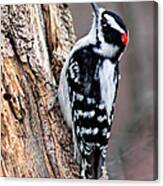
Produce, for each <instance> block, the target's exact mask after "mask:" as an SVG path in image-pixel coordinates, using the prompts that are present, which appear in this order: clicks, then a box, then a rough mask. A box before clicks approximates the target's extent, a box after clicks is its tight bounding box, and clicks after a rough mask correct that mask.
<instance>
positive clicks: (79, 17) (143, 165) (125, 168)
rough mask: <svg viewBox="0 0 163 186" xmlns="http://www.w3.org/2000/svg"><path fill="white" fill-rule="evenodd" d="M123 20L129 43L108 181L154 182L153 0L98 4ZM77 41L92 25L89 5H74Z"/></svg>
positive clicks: (122, 64) (109, 161)
mask: <svg viewBox="0 0 163 186" xmlns="http://www.w3.org/2000/svg"><path fill="white" fill-rule="evenodd" d="M99 5H100V6H102V7H105V8H106V9H108V10H112V11H114V12H116V13H117V14H119V15H120V16H121V17H122V18H123V19H124V21H125V23H126V25H127V27H128V29H129V32H130V42H129V46H128V49H127V51H126V52H125V54H124V56H123V57H122V59H121V63H120V72H121V77H122V78H121V80H120V86H119V90H118V96H117V101H116V110H115V114H114V115H115V119H114V121H113V126H112V136H111V139H110V141H109V152H108V157H107V168H108V169H109V177H110V179H136V180H153V178H154V175H155V173H156V172H155V168H156V163H157V161H156V157H157V156H156V154H155V153H156V152H155V151H156V150H157V145H156V141H157V139H156V138H155V139H154V137H156V136H157V130H156V123H157V120H156V118H157V117H156V114H157V113H156V104H155V103H156V97H157V83H156V81H157V79H156V76H157V62H156V60H155V59H156V58H155V57H156V56H155V36H156V34H155V28H156V25H157V24H156V20H154V18H155V16H154V14H155V11H154V2H152V1H151V2H124V3H123V2H118V3H116V2H114V3H99ZM70 9H71V11H72V15H73V20H74V26H75V32H76V35H77V38H80V37H82V36H84V35H85V34H87V33H88V32H89V30H90V28H91V24H92V13H91V12H92V10H91V7H90V4H85V3H82V4H77V3H75V4H70Z"/></svg>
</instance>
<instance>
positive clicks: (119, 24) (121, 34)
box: [91, 3, 129, 60]
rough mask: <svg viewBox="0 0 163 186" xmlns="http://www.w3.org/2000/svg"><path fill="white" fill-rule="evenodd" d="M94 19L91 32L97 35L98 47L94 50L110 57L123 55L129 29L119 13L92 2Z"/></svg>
mask: <svg viewBox="0 0 163 186" xmlns="http://www.w3.org/2000/svg"><path fill="white" fill-rule="evenodd" d="M91 5H92V8H93V12H94V20H93V25H92V29H91V34H92V33H94V35H95V41H96V42H95V43H96V47H95V48H94V50H95V51H96V52H97V53H99V54H100V55H103V56H104V57H108V58H115V59H116V60H117V59H119V58H120V57H121V55H122V54H123V51H124V49H125V47H126V46H127V45H128V40H129V39H128V37H129V36H128V30H127V28H126V26H125V23H124V22H123V20H122V18H120V17H119V16H118V15H117V14H115V13H113V12H111V11H108V10H105V9H104V8H101V7H99V6H98V5H97V4H96V3H91Z"/></svg>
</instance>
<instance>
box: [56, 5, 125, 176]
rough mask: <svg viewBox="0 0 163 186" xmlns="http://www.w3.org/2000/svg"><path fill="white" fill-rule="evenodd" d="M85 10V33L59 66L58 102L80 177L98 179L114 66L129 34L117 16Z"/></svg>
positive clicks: (102, 10)
mask: <svg viewBox="0 0 163 186" xmlns="http://www.w3.org/2000/svg"><path fill="white" fill-rule="evenodd" d="M91 7H92V12H93V21H92V26H91V29H90V31H89V33H88V34H86V35H85V36H84V37H82V38H81V39H79V40H78V41H77V42H76V43H75V44H74V46H73V48H72V50H71V51H70V53H69V55H68V57H67V59H66V62H65V63H64V65H63V68H62V71H61V76H60V82H59V88H58V98H59V104H60V107H61V111H62V113H63V117H64V120H65V121H66V123H67V126H68V127H69V128H70V129H71V130H72V139H73V140H72V141H73V145H74V158H75V159H77V160H78V162H79V164H80V178H83V179H100V178H101V177H102V175H103V174H104V170H106V156H107V151H108V141H109V139H110V135H111V127H112V122H113V118H114V109H115V102H116V97H117V91H118V85H119V77H120V72H119V63H120V59H121V57H122V55H123V54H124V51H125V50H126V48H127V46H128V43H129V30H128V29H127V27H126V25H125V23H124V21H123V20H122V18H121V17H120V16H119V15H118V14H116V13H114V12H113V11H110V10H106V9H105V8H103V7H100V6H99V5H98V4H97V3H91Z"/></svg>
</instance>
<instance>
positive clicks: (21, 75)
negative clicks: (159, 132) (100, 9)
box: [1, 4, 79, 178]
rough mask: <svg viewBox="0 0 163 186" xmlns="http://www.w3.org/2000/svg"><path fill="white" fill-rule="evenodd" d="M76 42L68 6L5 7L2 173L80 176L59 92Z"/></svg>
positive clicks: (58, 176)
mask: <svg viewBox="0 0 163 186" xmlns="http://www.w3.org/2000/svg"><path fill="white" fill-rule="evenodd" d="M74 41H75V34H74V29H73V22H72V17H71V12H70V10H69V7H68V6H67V5H66V4H55V5H2V6H1V61H2V78H1V79H2V83H1V94H2V100H1V103H2V112H1V144H2V145H1V173H2V176H16V177H55V178H78V176H79V166H78V164H77V162H75V160H74V159H73V144H72V136H71V132H70V131H69V130H68V128H67V127H66V125H65V123H64V121H63V118H62V115H61V112H60V108H59V105H58V100H57V95H56V94H57V85H58V81H59V76H60V71H61V68H62V65H63V62H64V61H65V59H66V56H67V55H68V53H69V51H70V49H71V47H72V45H73V43H74Z"/></svg>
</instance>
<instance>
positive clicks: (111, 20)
mask: <svg viewBox="0 0 163 186" xmlns="http://www.w3.org/2000/svg"><path fill="white" fill-rule="evenodd" d="M104 17H105V18H106V20H107V22H108V24H109V25H110V26H111V27H112V28H114V29H116V30H118V31H119V32H120V33H122V34H123V33H125V31H124V30H123V29H122V28H121V27H120V26H119V24H118V23H117V22H116V20H115V19H114V18H113V17H112V16H110V15H108V14H105V15H104Z"/></svg>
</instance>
